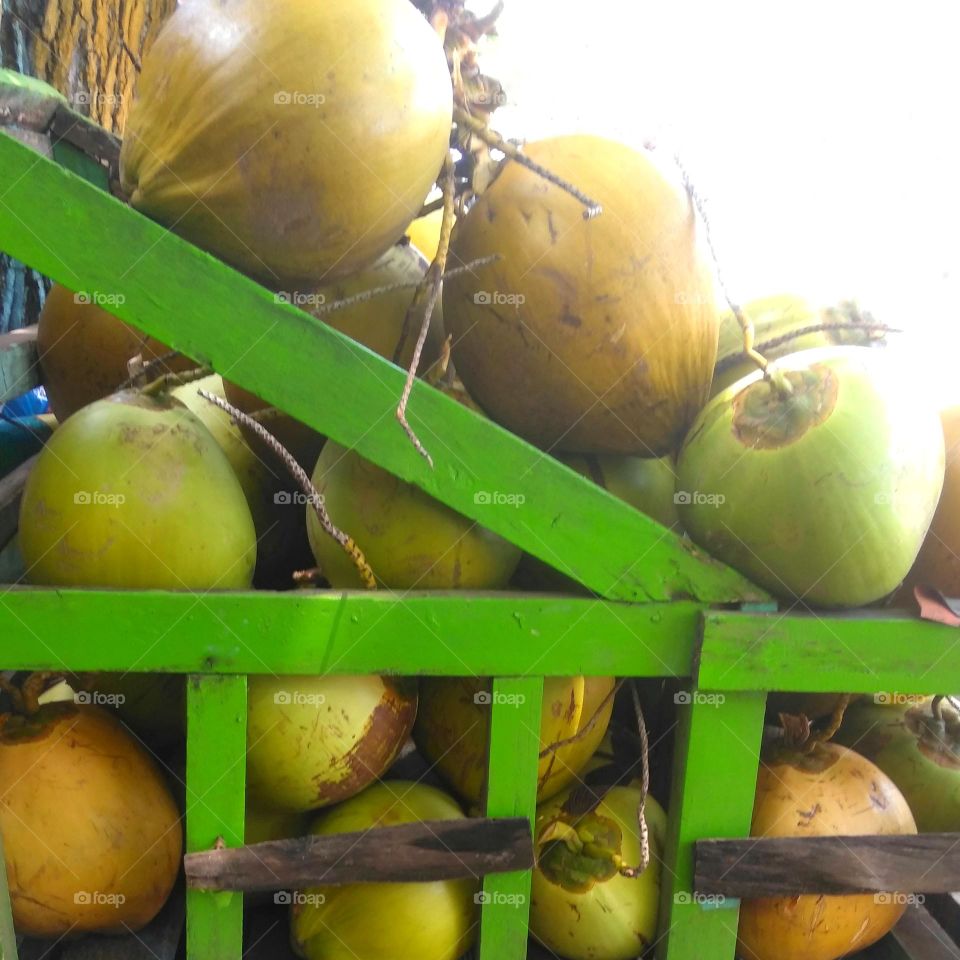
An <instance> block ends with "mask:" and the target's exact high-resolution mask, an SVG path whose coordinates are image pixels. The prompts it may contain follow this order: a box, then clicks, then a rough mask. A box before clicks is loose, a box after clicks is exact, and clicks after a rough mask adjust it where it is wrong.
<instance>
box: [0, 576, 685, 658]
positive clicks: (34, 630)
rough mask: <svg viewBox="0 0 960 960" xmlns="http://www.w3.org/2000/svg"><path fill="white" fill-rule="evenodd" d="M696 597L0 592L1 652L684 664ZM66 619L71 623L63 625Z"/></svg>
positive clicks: (21, 654) (32, 655)
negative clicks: (608, 599) (669, 600)
mask: <svg viewBox="0 0 960 960" xmlns="http://www.w3.org/2000/svg"><path fill="white" fill-rule="evenodd" d="M699 616H700V608H699V607H698V606H697V605H696V604H693V603H673V604H650V605H634V606H631V605H627V604H610V603H603V602H600V601H595V600H584V599H578V598H574V597H551V596H545V595H541V596H518V595H512V594H508V593H502V594H499V595H498V594H486V595H477V594H466V593H420V594H408V595H406V596H391V595H390V594H388V593H381V592H376V593H366V592H356V593H339V592H334V591H315V592H302V593H299V592H295V593H284V594H275V593H267V592H256V593H207V594H190V593H163V592H160V591H155V592H137V591H130V592H120V591H94V590H56V591H54V590H42V589H36V588H28V587H13V588H9V589H7V590H6V591H5V592H0V666H2V667H3V668H5V669H10V670H27V669H35V670H36V669H52V670H58V669H64V668H66V667H67V666H68V665H69V667H70V669H72V670H123V671H127V670H138V671H167V672H171V673H190V672H193V671H196V672H220V673H274V674H300V673H324V672H326V673H347V674H350V673H422V674H433V675H453V676H463V675H466V674H472V675H482V676H494V675H504V674H507V675H515V674H538V673H539V674H544V673H546V674H553V675H574V674H593V675H599V676H613V675H617V674H619V675H623V674H629V675H632V676H684V675H688V674H689V673H690V669H691V663H692V657H693V644H694V639H695V637H696V634H697V630H698V625H699ZM65 624H68V625H69V628H68V629H65V627H64V625H65Z"/></svg>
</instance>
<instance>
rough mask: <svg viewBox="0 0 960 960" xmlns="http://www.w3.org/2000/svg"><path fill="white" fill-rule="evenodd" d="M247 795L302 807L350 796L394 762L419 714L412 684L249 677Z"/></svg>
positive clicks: (267, 805)
mask: <svg viewBox="0 0 960 960" xmlns="http://www.w3.org/2000/svg"><path fill="white" fill-rule="evenodd" d="M247 701H248V713H249V717H248V721H247V744H248V747H247V795H248V799H249V800H250V802H251V803H252V804H253V805H254V806H256V807H259V808H261V809H267V810H289V811H307V810H316V809H318V808H320V807H325V806H329V805H330V804H332V803H339V802H340V801H341V800H345V799H346V798H347V797H352V796H353V795H354V794H355V793H359V792H360V791H361V790H362V789H363V788H364V787H366V786H368V785H369V784H370V783H372V782H373V781H374V780H376V779H377V777H379V776H381V775H382V774H383V773H384V772H385V771H386V769H387V768H388V767H389V766H390V764H391V763H392V762H393V760H394V759H395V757H396V756H397V753H398V752H399V750H400V748H401V747H402V746H403V744H404V742H405V741H406V739H407V737H408V736H409V734H410V729H411V727H412V726H413V718H414V715H415V714H416V712H417V690H416V684H415V683H414V682H410V681H406V680H401V679H398V678H395V677H391V678H386V677H378V676H375V675H369V676H359V677H343V676H310V677H271V676H257V677H251V678H250V682H249V685H248V693H247Z"/></svg>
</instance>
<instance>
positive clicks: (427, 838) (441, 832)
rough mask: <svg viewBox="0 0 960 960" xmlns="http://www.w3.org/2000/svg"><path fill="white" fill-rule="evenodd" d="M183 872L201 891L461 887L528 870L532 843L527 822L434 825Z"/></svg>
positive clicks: (223, 858) (274, 846) (219, 853)
mask: <svg viewBox="0 0 960 960" xmlns="http://www.w3.org/2000/svg"><path fill="white" fill-rule="evenodd" d="M184 867H185V870H186V876H187V886H188V887H191V888H194V889H202V890H242V891H244V892H256V891H261V890H287V889H300V888H303V887H310V886H318V885H320V884H342V883H384V882H397V883H402V882H411V881H426V880H456V879H459V878H462V877H479V876H483V875H484V874H488V873H506V872H510V871H513V870H529V869H531V868H532V867H533V843H532V840H531V836H530V822H529V821H528V820H526V819H525V818H523V817H510V818H498V819H483V818H475V819H469V820H436V821H427V822H423V823H405V824H401V825H400V826H396V827H379V828H377V829H375V830H366V831H362V832H359V833H341V834H337V835H335V836H329V837H298V838H296V839H292V840H271V841H269V842H267V843H257V844H253V845H252V846H248V847H234V848H224V849H222V850H208V851H204V852H202V853H189V854H187V855H186V856H185V857H184Z"/></svg>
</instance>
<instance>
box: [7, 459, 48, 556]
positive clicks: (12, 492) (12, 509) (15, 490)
mask: <svg viewBox="0 0 960 960" xmlns="http://www.w3.org/2000/svg"><path fill="white" fill-rule="evenodd" d="M38 456H39V454H35V455H34V456H32V457H31V458H30V459H29V460H26V461H24V462H23V463H21V464H20V466H19V467H17V468H16V469H14V470H11V471H10V473H8V474H7V475H6V476H5V477H0V547H3V546H6V544H7V543H8V542H9V541H10V540H11V539H12V538H13V535H14V534H15V533H16V532H17V523H18V517H19V516H20V499H21V497H22V496H23V486H24V484H25V483H26V482H27V477H28V476H30V471H31V470H32V469H33V465H34V464H35V463H36V462H37V457H38Z"/></svg>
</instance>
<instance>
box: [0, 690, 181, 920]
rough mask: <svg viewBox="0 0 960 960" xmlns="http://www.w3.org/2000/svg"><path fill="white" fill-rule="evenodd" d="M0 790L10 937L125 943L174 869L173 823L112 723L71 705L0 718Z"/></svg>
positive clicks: (168, 799) (153, 771)
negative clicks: (83, 936) (115, 936)
mask: <svg viewBox="0 0 960 960" xmlns="http://www.w3.org/2000/svg"><path fill="white" fill-rule="evenodd" d="M0 783H2V784H3V789H2V791H0V833H2V835H3V846H4V853H5V855H6V867H7V876H8V877H9V880H10V897H11V900H12V902H13V919H14V923H15V924H16V928H17V933H19V934H21V935H24V936H36V937H61V936H64V935H66V934H74V935H75V934H80V933H86V932H89V931H98V932H102V933H129V932H131V931H135V930H139V929H140V928H141V927H143V926H145V925H146V924H147V923H149V922H150V921H151V920H152V919H153V917H154V916H155V915H156V914H157V913H158V912H159V910H160V908H161V907H162V906H163V904H164V903H165V901H166V899H167V897H168V895H169V894H170V890H171V888H172V887H173V883H174V880H175V879H176V877H177V873H178V871H179V869H180V853H181V843H182V841H181V829H182V828H181V825H180V816H179V813H178V811H177V807H176V804H175V803H174V801H173V797H172V796H171V794H170V790H169V788H168V787H167V785H166V783H165V782H164V779H163V776H162V775H161V773H160V771H159V770H158V769H157V767H156V766H155V765H154V763H153V761H152V760H151V759H150V757H149V756H148V755H147V754H146V753H145V752H144V751H143V750H142V749H141V748H140V747H139V746H138V745H137V743H136V742H135V741H134V740H133V738H132V737H131V736H130V735H129V734H128V733H127V732H126V731H125V730H124V729H123V727H122V726H121V725H120V723H119V721H117V720H116V719H115V718H114V717H112V716H111V715H110V714H109V713H107V712H106V711H103V710H100V709H99V708H97V707H91V706H75V705H74V704H72V703H50V704H47V705H45V706H43V707H41V708H40V709H39V711H37V713H35V714H33V715H31V716H26V717H24V716H19V715H12V714H6V715H3V716H0Z"/></svg>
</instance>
